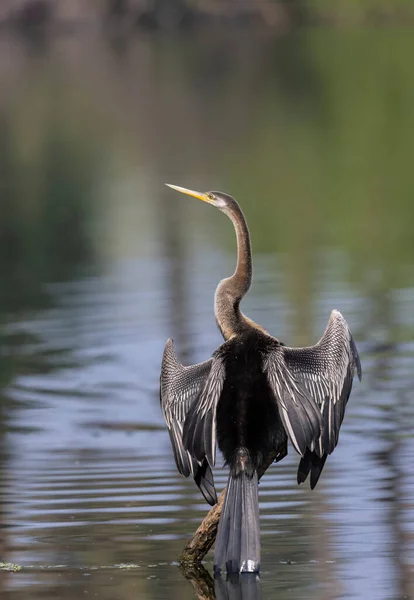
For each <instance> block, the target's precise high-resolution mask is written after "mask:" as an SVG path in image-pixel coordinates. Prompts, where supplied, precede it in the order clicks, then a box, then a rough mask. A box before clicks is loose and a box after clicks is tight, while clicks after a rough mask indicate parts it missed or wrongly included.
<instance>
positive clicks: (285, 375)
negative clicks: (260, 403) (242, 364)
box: [263, 340, 322, 456]
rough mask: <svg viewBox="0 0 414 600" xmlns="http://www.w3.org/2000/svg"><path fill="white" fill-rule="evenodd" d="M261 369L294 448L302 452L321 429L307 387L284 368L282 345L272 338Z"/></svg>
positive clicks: (317, 412)
mask: <svg viewBox="0 0 414 600" xmlns="http://www.w3.org/2000/svg"><path fill="white" fill-rule="evenodd" d="M263 370H264V372H265V374H266V376H267V380H268V383H269V386H270V389H271V390H272V391H273V395H274V397H275V400H276V402H277V405H278V409H279V415H280V418H281V419H282V423H283V426H284V428H285V431H286V433H287V435H288V437H289V439H290V441H291V442H292V444H293V446H294V448H295V450H296V451H297V452H298V453H299V454H300V455H302V456H303V455H304V454H305V452H306V450H307V448H312V449H313V448H314V446H315V443H316V442H317V440H318V439H319V437H320V435H321V432H322V415H321V412H320V410H319V408H318V406H317V404H316V402H315V400H314V399H313V398H312V396H311V395H310V393H309V392H308V390H307V389H306V387H305V386H304V385H302V384H301V382H300V381H299V380H298V379H297V378H296V377H295V376H294V374H293V373H292V372H291V371H290V370H289V369H288V368H287V365H286V362H285V357H284V346H281V345H280V344H279V342H277V341H276V340H275V343H274V346H273V347H271V348H270V349H269V350H268V351H267V352H266V355H265V357H264V360H263Z"/></svg>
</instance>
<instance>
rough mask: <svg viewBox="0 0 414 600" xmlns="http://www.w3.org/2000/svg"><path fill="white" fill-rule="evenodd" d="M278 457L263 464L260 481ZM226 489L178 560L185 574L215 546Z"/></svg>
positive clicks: (273, 454) (270, 456)
mask: <svg viewBox="0 0 414 600" xmlns="http://www.w3.org/2000/svg"><path fill="white" fill-rule="evenodd" d="M276 455H277V454H276V452H272V453H271V454H269V456H268V457H267V459H266V461H265V462H264V463H263V467H262V468H261V470H260V471H259V479H260V478H261V477H262V475H263V474H264V473H265V472H266V471H267V469H268V468H269V467H270V465H271V464H272V463H273V461H274V460H275V458H276ZM226 489H227V488H224V490H223V491H222V492H221V494H220V496H219V499H218V501H217V504H215V505H214V506H213V507H212V508H211V509H210V511H209V512H208V514H207V515H206V516H205V517H204V519H203V520H202V522H201V524H200V525H199V527H198V529H197V531H196V532H195V534H194V535H193V537H192V538H191V540H189V542H188V543H187V545H186V546H185V548H184V550H183V551H182V552H181V555H180V557H179V559H178V560H179V563H180V567H181V570H182V571H183V572H184V573H185V572H186V571H187V569H188V570H189V569H191V568H192V565H194V564H197V563H200V562H201V561H202V560H203V558H204V557H205V555H206V554H207V552H208V551H209V550H210V548H211V547H212V545H213V544H214V540H215V539H216V534H217V527H218V523H219V520H220V515H221V511H222V508H223V502H224V498H225V495H226Z"/></svg>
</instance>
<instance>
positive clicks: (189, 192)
mask: <svg viewBox="0 0 414 600" xmlns="http://www.w3.org/2000/svg"><path fill="white" fill-rule="evenodd" d="M165 185H168V187H170V188H172V189H173V190H176V191H177V192H181V193H182V194H187V196H193V198H197V199H198V200H202V201H203V202H208V204H213V199H212V198H210V197H209V195H208V194H203V193H202V192H195V191H194V190H188V189H187V188H183V187H180V186H178V185H171V183H166V184H165Z"/></svg>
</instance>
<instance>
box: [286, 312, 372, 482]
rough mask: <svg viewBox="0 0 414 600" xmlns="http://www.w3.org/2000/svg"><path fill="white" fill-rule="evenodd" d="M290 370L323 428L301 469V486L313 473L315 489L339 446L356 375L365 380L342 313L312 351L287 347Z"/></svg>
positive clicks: (334, 314) (331, 320)
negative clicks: (313, 404) (309, 396)
mask: <svg viewBox="0 0 414 600" xmlns="http://www.w3.org/2000/svg"><path fill="white" fill-rule="evenodd" d="M283 354H284V362H285V365H286V368H287V369H288V370H289V372H290V373H292V375H293V376H294V378H295V379H296V380H297V381H299V383H300V384H301V385H302V386H303V387H304V388H306V390H307V391H308V392H309V394H310V395H311V396H312V398H313V399H314V400H315V402H316V404H317V406H318V407H319V410H320V412H321V415H322V418H323V429H322V432H321V435H320V437H319V439H318V440H317V442H316V444H315V446H314V448H312V447H310V448H309V449H308V450H306V453H305V455H304V456H303V458H302V459H301V461H300V464H299V469H298V483H302V482H303V481H305V479H306V477H307V476H308V474H309V473H310V474H311V488H312V489H313V488H314V487H315V485H316V483H317V481H318V479H319V476H320V474H321V472H322V469H323V467H324V464H325V461H326V458H327V456H328V455H329V454H331V453H332V452H333V451H334V449H335V447H336V446H337V444H338V439H339V430H340V428H341V425H342V421H343V419H344V415H345V408H346V405H347V403H348V399H349V396H350V393H351V390H352V381H353V378H354V375H355V372H356V373H357V375H358V378H359V379H360V380H361V377H362V370H361V362H360V359H359V355H358V350H357V348H356V345H355V341H354V339H353V337H352V334H351V331H350V329H349V326H348V324H347V322H346V321H345V319H344V317H343V316H342V314H341V313H340V312H339V311H337V310H334V311H332V313H331V315H330V317H329V321H328V325H327V327H326V329H325V332H324V334H323V336H322V337H321V339H320V340H319V342H318V343H317V344H315V345H314V346H310V347H308V348H289V347H287V346H284V347H283Z"/></svg>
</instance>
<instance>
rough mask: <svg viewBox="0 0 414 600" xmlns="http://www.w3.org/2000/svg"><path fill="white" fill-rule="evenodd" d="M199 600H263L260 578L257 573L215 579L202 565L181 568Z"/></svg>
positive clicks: (218, 576)
mask: <svg viewBox="0 0 414 600" xmlns="http://www.w3.org/2000/svg"><path fill="white" fill-rule="evenodd" d="M180 570H181V572H182V574H183V575H184V577H185V578H186V579H188V581H190V582H191V584H192V586H193V588H194V591H195V593H196V596H197V598H198V599H199V600H261V598H262V592H261V586H260V577H259V575H257V574H256V573H243V574H240V575H239V574H237V573H234V574H229V575H225V574H223V575H216V576H215V577H214V579H213V578H212V576H211V575H210V573H209V572H208V571H207V570H206V569H205V568H204V567H203V566H202V565H187V566H181V567H180Z"/></svg>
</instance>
